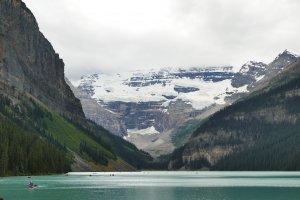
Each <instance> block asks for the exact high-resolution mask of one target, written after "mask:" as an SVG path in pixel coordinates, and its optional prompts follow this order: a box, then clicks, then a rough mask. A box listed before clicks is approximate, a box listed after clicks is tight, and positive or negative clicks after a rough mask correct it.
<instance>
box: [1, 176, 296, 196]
mask: <svg viewBox="0 0 300 200" xmlns="http://www.w3.org/2000/svg"><path fill="white" fill-rule="evenodd" d="M111 174H112V173H70V174H69V176H65V175H59V176H36V177H35V176H34V177H32V178H31V179H28V177H8V178H0V196H1V197H3V198H4V200H19V199H20V200H27V199H28V200H29V199H30V200H44V199H45V200H50V199H51V200H96V199H97V200H98V199H108V200H150V199H159V200H160V199H161V200H171V199H172V200H173V199H174V200H189V199H197V200H250V199H251V200H260V199H264V200H269V199H270V200H279V199H280V200H294V199H295V200H299V199H300V172H137V173H113V174H114V176H110V175H111ZM30 180H31V181H33V182H34V183H35V184H37V185H38V187H37V188H36V189H28V188H27V184H28V183H29V181H30Z"/></svg>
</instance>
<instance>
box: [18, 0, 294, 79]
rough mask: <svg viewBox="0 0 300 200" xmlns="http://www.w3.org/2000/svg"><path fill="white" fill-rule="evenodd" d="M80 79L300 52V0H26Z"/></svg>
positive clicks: (267, 59)
mask: <svg viewBox="0 0 300 200" xmlns="http://www.w3.org/2000/svg"><path fill="white" fill-rule="evenodd" d="M24 2H25V3H26V4H27V6H28V7H29V8H30V9H31V10H32V12H33V13H34V15H35V16H36V18H37V20H38V23H39V26H40V28H41V31H42V32H43V33H44V34H45V35H46V37H47V38H48V39H49V40H50V41H51V42H52V44H53V46H54V48H55V49H56V51H57V52H59V54H60V56H61V57H62V58H63V59H64V61H65V63H66V75H67V77H69V78H70V79H72V80H75V79H78V78H79V77H80V76H81V75H84V74H88V73H101V72H104V73H116V72H118V71H121V70H132V69H137V68H159V67H170V66H175V67H184V66H203V65H205V66H207V65H234V66H236V67H240V66H241V65H242V64H243V63H245V62H247V61H248V60H251V59H254V60H258V61H264V62H270V61H271V60H272V59H273V58H274V57H275V56H276V55H277V54H278V53H280V52H281V51H283V50H285V49H289V50H291V51H294V52H295V53H300V43H299V42H297V41H298V36H300V20H299V19H300V12H299V10H300V1H298V0H263V1H262V0H251V1H249V0H226V1H224V0H151V1H150V0H126V1H124V0H109V1H107V0H85V1H82V0H43V1H41V0H24Z"/></svg>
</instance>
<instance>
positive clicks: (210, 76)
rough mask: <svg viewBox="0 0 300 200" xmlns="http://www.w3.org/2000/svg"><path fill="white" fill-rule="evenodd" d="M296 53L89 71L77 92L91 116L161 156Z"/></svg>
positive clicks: (119, 134)
mask: <svg viewBox="0 0 300 200" xmlns="http://www.w3.org/2000/svg"><path fill="white" fill-rule="evenodd" d="M296 58H297V55H295V54H293V53H291V52H289V51H287V50H286V51H284V52H283V53H281V54H280V55H278V56H277V57H276V59H275V60H274V61H273V62H272V63H270V64H264V63H262V62H254V61H250V62H248V63H246V64H245V65H243V66H242V67H241V69H240V70H239V72H234V71H233V70H232V69H233V67H231V66H223V67H199V68H195V67H194V68H186V69H181V68H164V69H160V70H154V69H153V70H139V71H133V72H125V73H118V74H113V75H107V74H92V75H85V76H82V78H81V79H80V80H78V81H75V82H73V84H74V85H75V86H76V89H75V88H73V91H74V93H75V95H76V96H77V97H78V98H79V99H80V100H81V102H82V104H83V110H84V113H85V115H86V116H87V117H88V118H89V119H91V120H93V121H95V122H96V123H98V124H99V125H102V126H103V127H105V128H106V129H108V130H109V131H111V132H112V133H114V134H116V135H118V136H121V137H124V138H125V139H126V140H128V141H130V142H133V143H134V144H136V145H137V146H138V147H139V148H142V149H143V150H145V151H148V152H149V153H151V154H152V155H153V156H158V155H162V154H165V153H170V152H171V151H173V150H174V148H175V147H176V146H180V145H182V144H183V143H184V142H185V141H186V140H187V139H188V137H189V135H190V133H187V134H186V135H185V133H182V131H181V133H178V132H180V130H182V129H184V127H185V126H186V125H187V126H190V124H193V123H195V120H196V121H199V120H202V119H205V118H206V117H208V116H209V115H211V114H213V113H214V112H216V111H218V110H219V109H221V108H223V107H224V106H227V105H229V104H231V103H233V102H234V101H236V100H237V99H239V98H240V97H242V96H244V95H245V94H247V93H249V92H250V91H252V90H254V89H255V88H256V87H257V86H258V85H259V83H260V82H268V80H270V79H271V78H272V77H274V76H276V75H277V74H279V73H280V72H281V71H282V70H284V69H285V67H286V66H288V65H289V64H290V63H293V62H295V61H296ZM177 137H180V140H181V141H180V142H178V139H177Z"/></svg>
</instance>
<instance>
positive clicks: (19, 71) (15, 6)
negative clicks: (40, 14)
mask: <svg viewBox="0 0 300 200" xmlns="http://www.w3.org/2000/svg"><path fill="white" fill-rule="evenodd" d="M0 82H1V83H0V86H1V87H0V88H1V92H2V93H5V94H9V93H10V92H9V90H10V89H8V87H13V88H15V89H17V90H19V91H21V92H25V93H27V94H30V95H32V96H33V97H35V98H37V99H39V100H40V101H42V102H43V103H45V104H46V105H48V106H49V107H50V108H52V109H53V110H55V111H57V112H59V113H61V114H62V115H65V116H67V117H69V118H82V117H84V114H83V111H82V107H81V105H80V101H79V100H78V99H76V98H75V96H74V94H73V92H72V91H71V89H70V87H69V86H68V85H67V84H66V82H65V79H64V63H63V61H62V59H60V57H59V55H58V54H57V53H55V51H54V49H53V47H52V45H51V44H50V42H49V41H48V40H47V39H46V38H45V37H44V36H43V34H42V33H41V32H40V31H39V27H38V24H37V22H36V20H35V18H34V16H33V14H32V13H31V11H30V10H29V9H28V8H27V7H26V5H25V4H24V3H23V2H22V1H21V0H1V1H0Z"/></svg>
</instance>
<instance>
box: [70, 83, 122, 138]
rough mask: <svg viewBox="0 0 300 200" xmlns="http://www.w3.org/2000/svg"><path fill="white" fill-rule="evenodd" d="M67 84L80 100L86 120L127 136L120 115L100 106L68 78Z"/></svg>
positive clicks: (116, 133)
mask: <svg viewBox="0 0 300 200" xmlns="http://www.w3.org/2000/svg"><path fill="white" fill-rule="evenodd" d="M66 83H67V84H68V85H69V86H70V88H71V90H72V91H73V92H74V94H75V96H76V97H77V98H79V99H80V101H81V104H82V108H83V111H84V114H85V116H86V118H88V119H90V120H92V121H94V122H96V123H97V124H101V125H102V126H103V127H104V128H105V129H107V130H108V131H110V132H111V133H114V134H115V135H118V136H120V137H122V136H123V135H125V134H126V128H125V125H124V124H123V122H122V121H121V117H120V115H119V114H118V113H114V112H113V111H110V110H107V109H106V108H103V107H101V106H99V105H98V103H97V101H96V100H94V99H92V98H91V97H90V96H89V95H88V94H87V93H86V92H85V91H82V90H79V89H77V88H75V87H74V86H73V85H72V83H71V82H70V81H69V80H68V79H67V78H66Z"/></svg>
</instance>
